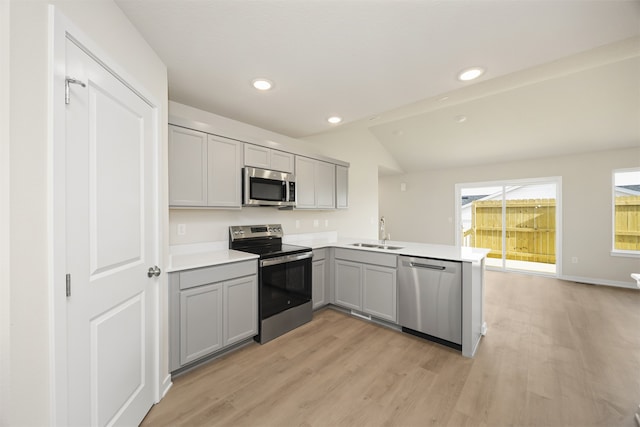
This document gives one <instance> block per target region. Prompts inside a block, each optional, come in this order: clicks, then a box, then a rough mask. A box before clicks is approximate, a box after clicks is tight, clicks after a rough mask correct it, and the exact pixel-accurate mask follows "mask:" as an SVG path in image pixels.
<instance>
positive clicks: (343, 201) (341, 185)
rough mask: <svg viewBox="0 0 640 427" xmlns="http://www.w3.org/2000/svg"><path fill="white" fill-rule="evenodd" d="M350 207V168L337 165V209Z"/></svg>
mask: <svg viewBox="0 0 640 427" xmlns="http://www.w3.org/2000/svg"><path fill="white" fill-rule="evenodd" d="M348 207H349V168H348V167H346V166H340V165H336V208H337V209H346V208H348Z"/></svg>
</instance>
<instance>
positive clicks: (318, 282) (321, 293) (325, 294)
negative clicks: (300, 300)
mask: <svg viewBox="0 0 640 427" xmlns="http://www.w3.org/2000/svg"><path fill="white" fill-rule="evenodd" d="M311 271H312V278H311V289H312V300H313V309H314V310H315V309H318V308H320V307H323V306H325V305H327V304H329V302H330V295H329V259H328V257H327V249H314V251H313V263H312V268H311Z"/></svg>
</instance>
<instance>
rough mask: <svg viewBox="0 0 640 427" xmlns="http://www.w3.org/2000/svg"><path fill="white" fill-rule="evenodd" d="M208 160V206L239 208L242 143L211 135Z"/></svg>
mask: <svg viewBox="0 0 640 427" xmlns="http://www.w3.org/2000/svg"><path fill="white" fill-rule="evenodd" d="M207 160H208V179H207V206H214V207H224V208H239V207H240V205H241V197H242V196H241V193H242V188H241V185H242V175H241V169H242V143H241V142H239V141H234V140H232V139H226V138H220V137H216V136H213V135H209V141H208V156H207Z"/></svg>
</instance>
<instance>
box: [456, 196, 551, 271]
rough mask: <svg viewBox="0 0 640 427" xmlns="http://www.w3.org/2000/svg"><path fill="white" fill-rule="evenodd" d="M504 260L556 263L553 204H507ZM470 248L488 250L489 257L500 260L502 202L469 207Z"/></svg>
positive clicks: (481, 202) (533, 201)
mask: <svg viewBox="0 0 640 427" xmlns="http://www.w3.org/2000/svg"><path fill="white" fill-rule="evenodd" d="M505 231H506V246H507V247H506V256H507V259H512V260H520V261H530V262H542V263H547V264H555V262H556V201H555V199H529V200H507V201H506V228H505ZM465 236H470V238H471V241H470V246H472V247H476V248H488V249H491V252H490V253H489V255H488V256H489V257H491V258H502V201H501V200H476V201H474V202H473V205H472V207H471V229H470V230H468V231H467V232H466V233H465Z"/></svg>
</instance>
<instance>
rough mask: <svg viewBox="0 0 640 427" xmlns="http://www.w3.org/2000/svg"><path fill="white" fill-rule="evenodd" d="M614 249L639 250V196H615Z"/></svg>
mask: <svg viewBox="0 0 640 427" xmlns="http://www.w3.org/2000/svg"><path fill="white" fill-rule="evenodd" d="M615 215H616V221H615V224H616V225H615V230H616V238H615V244H614V248H615V249H621V250H627V251H638V250H640V196H618V197H616V210H615Z"/></svg>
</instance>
